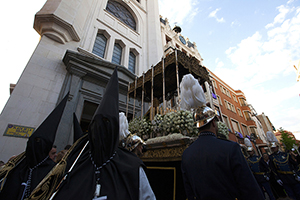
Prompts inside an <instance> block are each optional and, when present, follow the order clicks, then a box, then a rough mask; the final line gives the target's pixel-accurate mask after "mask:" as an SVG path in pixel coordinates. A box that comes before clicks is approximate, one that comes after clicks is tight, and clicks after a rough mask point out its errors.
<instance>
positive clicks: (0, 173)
mask: <svg viewBox="0 0 300 200" xmlns="http://www.w3.org/2000/svg"><path fill="white" fill-rule="evenodd" d="M24 158H25V151H24V152H23V153H21V154H19V155H17V156H16V157H14V158H13V159H11V160H9V161H8V162H7V163H6V164H5V165H4V167H3V168H2V169H1V170H0V180H1V182H2V183H1V187H0V192H1V191H2V189H3V186H4V183H5V180H6V178H7V176H8V174H9V172H10V171H11V170H13V169H14V168H15V166H17V165H18V164H19V163H20V162H21V161H22V160H23V159H24Z"/></svg>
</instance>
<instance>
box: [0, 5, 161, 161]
mask: <svg viewBox="0 0 300 200" xmlns="http://www.w3.org/2000/svg"><path fill="white" fill-rule="evenodd" d="M34 29H35V30H36V31H37V32H38V33H39V34H40V35H41V39H40V41H39V43H38V45H37V47H36V49H35V51H34V52H33V54H32V56H31V58H30V60H29V62H28V64H27V65H26V67H25V69H24V71H23V73H22V75H21V77H20V78H19V80H18V82H17V84H16V86H15V88H14V91H13V92H12V94H11V96H10V98H9V100H8V101H7V103H6V105H5V107H4V109H3V111H2V114H1V116H0V132H1V135H0V160H4V161H7V160H8V159H9V158H10V157H11V156H12V155H17V154H19V153H20V152H22V151H24V150H25V147H26V142H27V137H28V135H26V134H25V133H24V132H26V131H27V132H28V130H31V131H32V130H34V128H36V127H38V126H39V124H40V123H41V122H42V121H43V120H44V119H45V118H46V117H47V116H48V114H49V113H50V112H51V111H52V110H53V109H54V108H55V106H56V105H57V104H58V103H59V102H60V100H61V99H62V98H63V97H64V95H65V94H67V92H70V95H69V101H68V103H67V105H66V108H65V112H64V115H63V118H62V123H61V124H60V126H59V129H58V132H57V135H56V141H55V144H56V145H57V146H58V147H59V149H62V148H63V147H64V146H65V145H66V144H70V143H72V142H73V141H72V138H73V130H72V113H73V112H74V113H75V114H76V115H77V118H78V119H80V120H81V122H82V123H81V125H82V127H83V129H86V127H87V124H88V122H89V120H90V119H91V117H92V116H93V112H94V108H95V107H96V106H97V104H99V102H100V100H101V97H102V95H103V92H104V90H105V86H106V84H107V81H108V80H109V77H110V75H111V73H112V71H113V69H114V68H115V66H119V80H120V81H119V82H120V111H125V102H126V94H127V87H128V84H129V83H130V82H132V81H133V80H134V79H135V77H136V76H138V75H141V74H142V73H143V71H146V70H148V69H149V68H150V67H151V65H154V64H156V63H157V62H158V61H159V60H160V59H161V57H162V56H163V47H162V41H161V29H160V21H159V13H158V1H157V0H151V1H146V0H132V1H127V0H81V1H78V0H76V1H74V0H59V1H58V0H48V1H47V2H46V3H45V5H44V6H43V7H42V9H41V10H40V11H38V12H37V13H36V15H35V20H34ZM136 106H137V108H136V109H137V110H138V109H140V108H139V107H138V105H136ZM130 112H132V102H130V103H129V113H130ZM12 127H17V128H16V129H15V130H14V131H15V132H13V133H12V134H10V133H11V132H9V131H12V130H11V129H12ZM16 130H17V131H19V132H16Z"/></svg>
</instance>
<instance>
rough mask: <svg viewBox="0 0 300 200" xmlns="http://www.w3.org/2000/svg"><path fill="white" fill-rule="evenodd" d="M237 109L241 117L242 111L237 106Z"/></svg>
mask: <svg viewBox="0 0 300 200" xmlns="http://www.w3.org/2000/svg"><path fill="white" fill-rule="evenodd" d="M237 110H238V113H239V115H240V116H241V117H243V114H242V112H241V109H239V108H237Z"/></svg>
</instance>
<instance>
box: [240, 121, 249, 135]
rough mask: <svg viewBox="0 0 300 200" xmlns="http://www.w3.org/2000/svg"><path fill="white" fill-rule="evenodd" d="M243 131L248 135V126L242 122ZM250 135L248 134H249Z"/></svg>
mask: <svg viewBox="0 0 300 200" xmlns="http://www.w3.org/2000/svg"><path fill="white" fill-rule="evenodd" d="M242 128H243V132H244V134H245V135H249V132H248V128H247V126H246V125H244V124H242ZM249 136H250V135H249Z"/></svg>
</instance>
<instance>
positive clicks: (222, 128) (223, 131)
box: [218, 121, 229, 139]
mask: <svg viewBox="0 0 300 200" xmlns="http://www.w3.org/2000/svg"><path fill="white" fill-rule="evenodd" d="M218 136H220V137H222V136H225V137H226V139H228V138H229V130H228V127H227V126H226V124H225V123H224V122H221V121H218Z"/></svg>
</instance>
